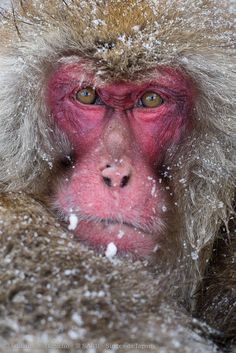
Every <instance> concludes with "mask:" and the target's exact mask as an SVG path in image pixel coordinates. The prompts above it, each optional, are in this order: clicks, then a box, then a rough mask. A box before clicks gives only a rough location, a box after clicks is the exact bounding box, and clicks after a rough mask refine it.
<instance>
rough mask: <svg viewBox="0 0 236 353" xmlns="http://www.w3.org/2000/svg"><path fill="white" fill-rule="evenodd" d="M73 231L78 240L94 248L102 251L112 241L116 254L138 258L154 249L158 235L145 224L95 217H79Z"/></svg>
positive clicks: (145, 255)
mask: <svg viewBox="0 0 236 353" xmlns="http://www.w3.org/2000/svg"><path fill="white" fill-rule="evenodd" d="M75 233H76V235H77V236H78V238H79V240H81V241H82V242H83V243H86V244H87V245H89V246H92V247H93V248H95V249H96V250H100V251H102V252H104V251H106V249H107V247H108V246H109V244H111V243H112V244H113V246H115V247H116V249H117V253H118V255H123V254H131V255H132V256H135V257H138V258H142V257H147V255H150V254H151V253H152V252H154V251H155V249H156V247H157V238H159V235H160V234H158V232H155V233H154V232H152V231H150V229H148V228H147V226H145V225H140V224H133V223H132V222H129V221H124V220H122V221H120V220H116V219H110V218H106V219H101V218H96V217H89V218H88V217H86V218H84V219H83V218H82V219H81V218H80V219H79V220H78V225H77V227H76V229H75ZM159 233H160V232H159ZM154 234H155V235H154Z"/></svg>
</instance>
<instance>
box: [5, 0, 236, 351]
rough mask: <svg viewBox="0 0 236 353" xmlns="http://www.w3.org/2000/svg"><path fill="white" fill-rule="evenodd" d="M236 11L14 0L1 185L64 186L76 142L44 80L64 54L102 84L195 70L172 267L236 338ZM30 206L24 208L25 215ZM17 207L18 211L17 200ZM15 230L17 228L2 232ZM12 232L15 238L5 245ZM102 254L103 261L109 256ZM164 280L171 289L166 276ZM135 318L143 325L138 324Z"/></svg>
mask: <svg viewBox="0 0 236 353" xmlns="http://www.w3.org/2000/svg"><path fill="white" fill-rule="evenodd" d="M234 18H235V8H234V7H233V4H232V3H231V2H229V1H195V2H193V1H188V0H187V1H168V0H160V1H154V0H153V1H151V0H150V1H142V0H136V1H135V0H134V1H132V0H131V1H120V0H116V1H113V0H111V1H103V0H101V1H99V0H97V1H95V0H94V1H82V0H81V1H78V0H74V1H69V0H68V1H67V0H65V1H62V0H53V1H50V2H48V3H46V2H44V3H42V2H40V1H37V0H35V1H30V0H29V1H27V0H25V1H24V0H22V1H19V2H15V5H14V7H13V9H12V11H11V13H9V14H8V13H4V14H3V17H2V24H1V29H0V35H1V40H2V46H1V49H0V83H1V90H0V104H1V105H0V158H1V163H0V182H1V189H2V192H12V191H13V192H16V191H24V192H27V193H31V194H33V195H35V196H40V197H43V195H45V194H47V193H49V192H50V191H51V190H52V189H53V186H52V185H53V184H54V183H55V184H56V183H57V180H55V179H57V178H56V177H55V175H59V176H58V179H60V175H61V174H60V173H59V171H60V169H59V168H60V167H59V164H60V161H61V159H62V158H63V157H66V156H68V155H70V153H71V145H70V142H69V141H68V139H67V137H66V136H65V135H64V134H63V133H62V132H61V131H59V129H58V128H57V126H56V124H55V122H54V120H53V119H52V117H51V116H50V113H49V110H48V107H47V104H46V102H45V87H46V82H47V80H48V77H49V76H50V74H51V73H52V72H53V70H55V67H57V66H58V65H60V64H61V63H70V62H71V61H72V62H74V59H75V58H77V57H78V58H79V59H86V60H87V61H88V66H89V67H88V68H89V69H90V71H91V72H92V73H94V75H95V77H96V80H97V82H104V83H105V82H112V81H114V80H119V79H122V80H124V79H125V80H132V79H134V80H135V81H138V80H140V81H141V80H142V79H143V78H144V77H145V78H146V77H147V75H148V72H149V70H150V69H152V68H153V67H156V66H157V65H159V66H160V67H161V66H170V67H172V68H174V69H177V70H181V72H183V73H184V74H185V75H187V76H188V77H189V78H190V80H191V81H192V83H193V86H194V88H195V90H196V98H195V101H194V111H193V116H192V121H193V124H194V128H193V130H192V131H191V132H190V134H189V136H186V138H185V141H184V143H182V144H180V145H179V146H178V148H177V149H176V148H173V149H172V148H171V147H170V148H169V149H168V151H167V152H166V155H165V166H166V179H167V183H168V185H169V187H170V190H171V191H172V193H173V196H172V197H173V208H174V213H175V215H177V216H176V219H178V220H179V221H178V222H176V223H175V224H174V225H173V230H172V239H173V241H174V239H177V240H178V245H179V249H177V251H176V256H175V258H174V264H173V263H172V261H170V258H169V259H168V261H167V262H166V263H167V265H166V266H167V268H168V263H169V262H171V264H170V266H171V268H172V266H174V267H175V268H178V266H179V268H180V271H179V272H178V271H173V273H174V275H173V276H172V277H171V279H170V283H171V284H172V286H173V288H174V287H175V288H177V293H178V294H179V298H181V299H180V302H182V303H183V304H184V305H185V307H186V308H187V309H188V310H192V311H195V313H196V315H199V316H200V317H201V318H204V319H205V320H206V321H207V322H208V323H210V324H211V325H212V326H213V327H214V328H215V329H217V330H219V331H218V332H219V334H216V335H215V334H212V335H213V336H217V337H218V338H217V339H219V340H220V341H221V342H223V341H224V339H229V340H233V339H235V333H236V323H235V306H236V305H235V291H236V284H235V275H236V269H235V262H234V261H235V259H234V256H235V251H236V245H235V232H233V228H234V226H233V225H231V224H230V222H231V223H232V222H233V221H232V218H233V217H234V210H233V202H234V198H235V179H236V177H235V175H236V174H235V172H236V170H235V169H236V154H235V144H236V60H235V41H236V34H235V33H236V32H235V26H234ZM58 181H59V180H58ZM23 199H24V197H23ZM3 200H5V196H4V197H3ZM26 203H27V201H26ZM16 204H17V205H18V203H16ZM23 204H24V203H23ZM23 204H21V203H20V204H19V206H17V207H16V210H17V212H19V210H18V207H23V206H22V205H23ZM10 205H11V202H10ZM174 205H175V206H174ZM35 207H36V206H35ZM32 209H34V207H33V206H32ZM4 210H6V211H4ZM10 210H12V212H13V213H14V212H15V211H14V210H13V209H12V207H11V206H10ZM4 212H7V203H6V202H4V206H3V214H4ZM36 214H38V213H37V207H36ZM13 218H14V217H13ZM30 227H31V226H30V225H29V229H30ZM19 229H21V227H20V226H19ZM223 229H224V231H223ZM5 232H6V233H5ZM9 232H10V231H9V228H7V229H5V230H4V233H3V234H9ZM29 232H30V234H31V235H30V236H29V239H32V234H33V233H32V232H31V231H29ZM59 232H60V231H59ZM14 234H16V235H15V236H16V237H17V232H14ZM7 239H8V237H6V235H4V237H3V242H4V244H5V242H6V240H7ZM45 239H46V238H45ZM45 241H46V240H45ZM11 242H12V239H11ZM11 242H10V241H9V244H12V243H11ZM66 243H67V241H66ZM8 246H10V247H11V245H8ZM65 246H67V245H65ZM77 246H78V245H77ZM172 247H173V246H172ZM62 248H63V247H62ZM60 250H61V251H62V249H61V248H60ZM172 250H173V252H175V250H176V249H175V248H174V247H173V249H172ZM22 251H23V250H22ZM50 251H52V253H51V255H50V256H53V257H54V256H56V255H57V254H58V251H59V250H58V249H57V247H55V248H54V246H52V248H51V249H50ZM54 251H55V253H54ZM215 252H217V254H219V263H218V257H217V256H215V255H214V254H215ZM213 255H214V256H213ZM15 256H16V261H17V262H18V261H20V259H22V256H23V255H22V253H21V251H20V250H19V251H18V252H16V255H15ZM40 256H42V258H40V261H41V262H42V263H43V262H44V261H47V257H48V256H47V255H46V254H45V253H44V252H41V253H40ZM80 257H81V258H82V259H84V258H87V259H88V261H89V255H87V257H86V253H83V254H80V252H79V253H78V259H76V260H74V262H73V264H74V266H73V267H74V268H76V266H77V261H78V262H79V261H80ZM172 257H173V256H172ZM60 258H61V257H59V259H60ZM43 259H44V260H43ZM12 261H14V260H12ZM58 261H59V260H58ZM62 261H63V260H62ZM94 261H95V262H94V264H93V265H92V266H96V265H95V264H96V261H98V262H99V261H103V260H101V259H98V260H94ZM221 264H222V266H221ZM130 266H131V267H132V265H130ZM52 267H53V263H52ZM59 268H60V269H61V268H63V264H62V263H60V265H59ZM101 271H104V268H103V267H102V269H101ZM130 273H132V271H131V272H130ZM106 275H107V274H106ZM106 275H105V276H106ZM43 276H44V274H43V273H42V278H43ZM204 276H206V279H205V280H204V281H202V279H203V278H204ZM130 277H131V276H130V275H129V278H130ZM141 277H142V276H141ZM40 278H41V277H40ZM134 280H135V279H134ZM139 280H140V281H142V279H141V278H139ZM37 281H38V279H37V280H36V283H37ZM131 283H132V281H131ZM58 285H59V284H58ZM202 286H203V289H202ZM154 288H155V287H154ZM163 288H168V290H169V291H170V289H169V287H168V286H167V287H165V284H163ZM67 290H68V291H69V290H70V289H69V287H67ZM129 290H130V289H129ZM174 292H175V291H174ZM196 293H200V295H199V296H198V295H196ZM156 295H157V296H158V291H157V294H156ZM4 298H5V297H4ZM153 298H155V297H153ZM199 298H200V299H199ZM31 299H32V300H33V298H30V300H29V302H30V301H31ZM224 299H225V301H224ZM4 300H5V299H4ZM114 300H116V299H115V297H114ZM151 301H152V299H151ZM157 301H158V300H157ZM223 301H224V303H223ZM3 302H4V301H3ZM227 303H228V304H227ZM23 305H24V304H23ZM73 305H74V304H73ZM86 305H87V304H86ZM150 305H151V304H150ZM157 306H158V305H157ZM144 309H145V308H144ZM9 310H10V309H9ZM125 310H126V307H125V309H124V311H125ZM144 311H145V310H144ZM147 313H148V309H147ZM143 315H144V316H145V315H147V316H148V314H145V312H144V313H143ZM164 316H165V315H164ZM222 316H223V319H222ZM150 317H152V316H150ZM160 317H163V315H162V314H160ZM120 320H121V319H120ZM221 321H222V322H221ZM143 322H144V323H143V326H142V328H143V327H145V320H143ZM175 322H176V323H178V320H174V323H175ZM181 322H182V321H181ZM184 322H185V319H184ZM130 325H131V330H132V322H131V321H130ZM186 326H187V323H186ZM45 327H46V326H45ZM146 327H147V326H146ZM142 328H141V330H142ZM50 329H51V328H50ZM53 329H54V330H55V327H54V328H52V330H53ZM150 329H151V328H150ZM158 330H159V328H158V326H157V331H158ZM91 332H92V331H91ZM104 332H105V331H104ZM120 332H122V331H120ZM138 332H139V331H138ZM54 333H55V331H54ZM107 334H110V333H107ZM91 335H92V334H91ZM121 336H122V335H121ZM146 337H148V333H147V336H146ZM183 337H184V336H183ZM167 340H168V337H167ZM121 341H122V338H121ZM193 347H194V346H193ZM193 347H192V348H191V349H190V351H191V352H194V348H193ZM166 349H167V351H168V352H171V349H168V346H167V348H166ZM186 349H187V348H186ZM176 351H178V350H177V348H176ZM180 351H181V352H184V350H183V349H181V350H180ZM186 352H187V350H186Z"/></svg>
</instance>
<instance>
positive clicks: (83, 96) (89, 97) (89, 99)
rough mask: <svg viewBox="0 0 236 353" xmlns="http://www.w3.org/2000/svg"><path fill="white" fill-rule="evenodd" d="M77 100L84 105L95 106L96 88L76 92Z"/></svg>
mask: <svg viewBox="0 0 236 353" xmlns="http://www.w3.org/2000/svg"><path fill="white" fill-rule="evenodd" d="M75 99H76V100H77V101H79V102H80V103H83V104H94V103H95V102H96V99H97V94H96V91H95V89H94V88H92V87H86V88H83V89H81V90H80V91H78V92H76V94H75Z"/></svg>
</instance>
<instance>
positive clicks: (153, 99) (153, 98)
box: [139, 92, 164, 108]
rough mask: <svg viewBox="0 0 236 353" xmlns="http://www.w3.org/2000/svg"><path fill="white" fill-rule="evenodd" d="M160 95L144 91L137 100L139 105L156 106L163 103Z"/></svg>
mask: <svg viewBox="0 0 236 353" xmlns="http://www.w3.org/2000/svg"><path fill="white" fill-rule="evenodd" d="M163 102H164V101H163V99H162V98H161V96H160V95H159V94H157V93H155V92H146V93H144V95H143V96H142V97H141V99H140V101H139V106H142V107H145V108H157V107H159V106H160V105H162V104H163Z"/></svg>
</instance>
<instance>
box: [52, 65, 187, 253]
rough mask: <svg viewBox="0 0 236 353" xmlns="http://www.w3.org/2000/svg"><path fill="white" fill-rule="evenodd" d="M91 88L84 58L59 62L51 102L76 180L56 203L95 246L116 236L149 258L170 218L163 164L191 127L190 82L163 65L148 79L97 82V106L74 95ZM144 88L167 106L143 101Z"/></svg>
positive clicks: (124, 247) (122, 245) (123, 247)
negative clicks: (70, 152)
mask: <svg viewBox="0 0 236 353" xmlns="http://www.w3.org/2000/svg"><path fill="white" fill-rule="evenodd" d="M94 86H95V78H94V77H93V75H92V74H91V73H89V72H86V69H85V68H84V66H83V65H82V66H81V65H79V64H73V65H71V64H70V65H63V66H61V67H60V68H59V69H58V70H57V71H56V72H55V73H54V74H53V75H52V77H51V79H50V81H49V84H48V102H49V107H50V109H51V111H52V114H53V116H54V119H55V120H56V122H57V124H58V126H59V128H60V129H61V130H62V131H63V132H64V133H65V134H66V135H67V136H68V138H69V140H70V141H71V143H72V145H73V146H74V151H75V155H76V157H75V158H76V162H75V166H74V171H73V172H72V175H71V178H70V180H69V182H67V183H65V185H63V186H62V187H61V189H60V190H59V191H58V204H59V208H61V209H62V210H63V212H64V213H65V215H66V216H68V215H69V214H70V213H71V212H72V213H75V214H76V215H78V216H79V219H81V222H80V223H79V224H78V227H77V228H76V233H77V235H78V236H79V238H80V239H81V240H83V241H85V242H87V243H89V244H91V245H92V246H94V247H96V248H104V247H106V246H107V245H108V244H109V243H110V242H114V243H115V245H116V246H117V249H118V252H121V253H122V252H128V253H132V254H134V255H135V256H136V255H137V256H141V257H142V256H147V255H148V254H150V253H151V252H152V251H153V249H154V248H155V246H156V244H157V243H158V239H160V238H161V237H163V234H162V233H163V229H164V225H165V221H166V220H165V219H166V217H165V216H164V215H163V212H162V208H163V207H164V208H165V205H166V204H168V201H167V199H168V197H167V195H166V194H165V191H164V190H163V189H162V188H161V187H160V185H159V184H158V180H159V179H158V178H159V174H158V168H160V166H161V163H162V161H164V158H165V153H166V150H167V148H168V147H169V146H176V145H177V144H178V143H179V142H180V141H181V139H182V138H183V137H184V136H185V135H186V134H187V133H188V131H189V129H190V128H191V111H192V102H193V89H192V85H191V82H190V81H189V80H188V78H186V77H185V76H184V75H183V74H182V73H181V72H180V71H177V70H174V69H171V68H159V69H156V70H153V75H152V79H151V80H148V81H146V82H141V83H137V82H124V81H119V82H114V83H111V84H101V85H96V92H97V94H98V96H99V97H100V101H99V103H98V104H94V105H86V104H82V103H80V102H79V101H78V100H76V98H75V97H76V92H78V91H79V90H81V89H83V88H85V87H94ZM145 92H155V93H157V94H159V95H160V96H161V97H162V99H163V104H162V105H160V106H159V107H156V108H145V107H142V106H140V99H141V97H142V96H143V94H144V93H145ZM124 177H125V179H126V180H128V182H127V184H125V187H123V186H121V185H122V183H123V182H124V180H125V179H123V178H124ZM104 178H105V179H104ZM104 180H105V181H104ZM88 219H92V221H88ZM94 221H96V222H94ZM98 223H99V224H98ZM135 225H138V226H135ZM123 231H124V233H125V236H124V237H122V238H119V237H118V236H117V232H118V233H119V232H123Z"/></svg>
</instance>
